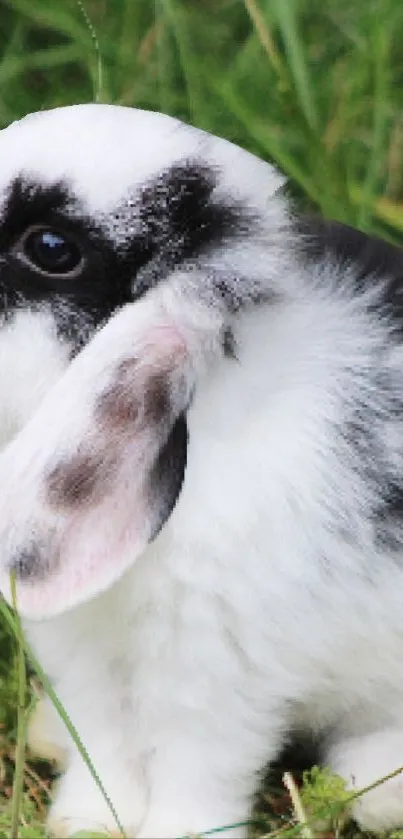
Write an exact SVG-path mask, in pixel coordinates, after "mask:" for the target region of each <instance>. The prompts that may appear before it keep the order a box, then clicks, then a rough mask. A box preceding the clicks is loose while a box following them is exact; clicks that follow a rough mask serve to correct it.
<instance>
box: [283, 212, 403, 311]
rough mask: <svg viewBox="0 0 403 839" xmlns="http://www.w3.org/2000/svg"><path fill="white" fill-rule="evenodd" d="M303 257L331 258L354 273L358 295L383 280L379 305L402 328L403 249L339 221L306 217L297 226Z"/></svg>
mask: <svg viewBox="0 0 403 839" xmlns="http://www.w3.org/2000/svg"><path fill="white" fill-rule="evenodd" d="M296 231H297V233H298V234H300V237H299V240H298V245H299V248H300V253H301V254H302V255H303V256H305V257H307V258H308V259H309V260H311V261H314V262H320V261H322V260H323V258H324V257H326V256H329V257H330V258H331V259H332V260H333V261H335V262H336V264H338V265H340V266H341V267H346V268H347V267H348V266H351V267H352V268H353V269H354V283H355V288H356V289H357V290H358V291H361V290H365V288H368V286H369V285H373V284H374V283H376V282H377V280H380V281H381V282H382V292H383V293H382V295H381V301H380V305H383V306H384V307H385V311H387V313H388V314H389V315H390V317H391V318H392V319H394V320H398V321H399V322H400V323H401V325H403V248H399V247H397V246H396V245H391V244H390V243H389V242H385V241H383V239H378V238H377V237H376V236H369V235H368V234H367V233H363V232H361V231H360V230H355V229H354V228H352V227H348V226H347V225H345V224H341V223H340V222H336V221H326V220H324V219H321V218H312V217H306V218H301V219H299V220H298V221H297V222H296Z"/></svg>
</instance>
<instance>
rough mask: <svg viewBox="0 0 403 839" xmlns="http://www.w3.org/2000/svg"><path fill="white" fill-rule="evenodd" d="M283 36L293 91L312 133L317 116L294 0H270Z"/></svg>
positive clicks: (315, 131)
mask: <svg viewBox="0 0 403 839" xmlns="http://www.w3.org/2000/svg"><path fill="white" fill-rule="evenodd" d="M271 3H272V6H273V8H274V9H275V10H276V14H277V20H278V24H279V27H280V31H281V34H282V37H283V41H284V46H285V50H286V53H287V58H288V61H289V65H290V70H291V73H292V77H293V80H294V87H295V92H296V95H297V97H298V100H299V103H300V107H301V110H302V112H303V114H304V116H305V119H306V121H307V123H308V125H309V127H310V128H311V130H312V131H313V132H314V133H317V132H318V130H319V116H318V112H317V108H316V100H315V96H314V93H313V85H312V82H311V78H310V73H309V69H308V63H307V60H306V57H305V54H304V48H303V45H302V38H301V35H300V33H299V31H298V12H297V6H296V3H295V0H271Z"/></svg>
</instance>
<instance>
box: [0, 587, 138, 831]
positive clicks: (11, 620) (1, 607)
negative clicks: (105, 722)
mask: <svg viewBox="0 0 403 839" xmlns="http://www.w3.org/2000/svg"><path fill="white" fill-rule="evenodd" d="M13 606H14V603H13ZM14 608H15V607H14ZM0 613H1V614H2V615H3V617H4V618H5V620H6V622H7V624H8V626H9V627H10V629H11V631H12V632H13V634H14V635H15V636H16V637H17V638H18V639H19V643H20V644H21V649H22V651H23V652H22V654H23V653H24V651H25V653H26V654H27V656H28V658H29V660H30V662H31V664H32V666H33V668H34V670H35V671H36V673H37V676H38V678H39V679H40V681H41V683H42V685H43V688H44V690H45V692H46V693H47V695H48V696H49V699H50V700H51V702H52V703H53V705H54V707H55V709H56V711H57V713H58V714H59V716H60V718H61V719H62V720H63V722H64V724H65V726H66V728H67V730H68V732H69V734H70V737H71V738H72V740H73V741H74V743H75V745H76V746H77V749H78V751H79V752H80V755H81V757H82V759H83V761H84V763H85V764H86V766H87V768H88V770H89V772H90V773H91V776H92V778H93V780H94V782H95V784H96V785H97V787H98V789H99V791H100V793H101V795H102V797H103V799H104V801H105V803H106V804H107V806H108V808H109V810H110V812H111V814H112V816H113V818H114V820H115V822H116V825H117V827H118V829H119V832H120V835H121V836H122V839H127V836H126V834H125V831H124V829H123V826H122V824H121V822H120V819H119V816H118V814H117V812H116V810H115V807H114V805H113V803H112V801H111V799H110V798H109V795H108V793H107V792H106V790H105V787H104V785H103V783H102V781H101V778H100V776H99V775H98V772H97V771H96V769H95V767H94V764H93V763H92V760H91V758H90V756H89V754H88V752H87V750H86V748H85V746H84V744H83V742H82V740H81V738H80V736H79V734H78V732H77V730H76V729H75V727H74V725H73V723H72V721H71V719H70V717H69V715H68V714H67V711H66V710H65V708H64V707H63V705H62V703H61V702H60V699H59V697H58V696H57V693H56V691H55V690H54V689H53V686H52V683H51V682H50V680H49V679H48V677H47V675H46V673H45V672H44V670H43V669H42V667H41V665H40V664H39V661H38V660H37V658H36V656H35V655H34V653H33V651H32V650H31V648H30V646H29V644H28V642H27V640H26V638H25V635H24V634H23V631H22V628H21V623H20V619H19V616H18V611H15V614H14V615H13V614H12V612H11V609H10V608H9V606H7V603H6V602H5V601H4V600H2V599H1V598H0ZM13 839H14V837H13Z"/></svg>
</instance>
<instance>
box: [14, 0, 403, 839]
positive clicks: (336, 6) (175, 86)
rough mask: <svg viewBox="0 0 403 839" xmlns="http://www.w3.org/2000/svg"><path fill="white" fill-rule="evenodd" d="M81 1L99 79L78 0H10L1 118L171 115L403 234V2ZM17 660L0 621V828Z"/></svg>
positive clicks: (269, 822)
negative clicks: (73, 106)
mask: <svg viewBox="0 0 403 839" xmlns="http://www.w3.org/2000/svg"><path fill="white" fill-rule="evenodd" d="M85 9H86V11H87V13H88V15H89V17H90V19H91V21H92V23H93V26H94V28H95V30H96V33H97V37H98V41H99V50H100V54H101V56H102V79H101V81H102V85H101V89H99V80H100V79H99V76H100V73H99V53H98V52H97V49H96V48H95V45H94V33H93V32H92V31H91V29H90V27H89V26H88V22H87V21H86V18H85V15H84V14H83V10H82V9H81V8H80V6H79V4H77V3H75V2H74V0H9V2H7V0H0V126H4V125H6V124H7V123H9V122H11V121H12V120H14V119H18V118H19V117H21V116H22V115H23V114H25V113H27V112H30V111H34V110H38V109H42V108H50V107H55V106H58V105H65V104H69V103H74V102H86V101H92V100H94V99H95V98H98V99H99V100H100V101H104V102H113V103H118V104H123V105H136V106H138V107H143V108H152V109H157V110H162V111H166V112H168V113H171V114H173V115H176V116H179V117H181V118H182V119H184V120H187V121H189V122H191V123H193V124H194V125H197V126H199V127H201V128H204V129H207V130H208V131H212V132H213V133H216V134H220V135H222V136H224V137H227V138H228V139H231V140H233V141H234V142H237V143H239V144H240V145H242V146H244V147H245V148H248V149H250V150H251V151H252V152H255V153H256V154H258V155H260V156H261V157H264V158H266V159H267V160H269V161H273V162H274V163H275V164H276V165H277V166H279V167H280V168H281V169H282V170H283V171H284V172H285V173H286V175H287V176H288V177H289V179H290V183H291V189H292V192H293V194H294V195H295V197H296V199H297V200H298V201H299V202H300V203H301V205H303V206H305V207H306V208H308V209H311V210H312V209H313V210H318V211H319V212H321V213H322V214H324V215H325V216H328V217H333V218H337V219H340V220H342V221H344V222H347V223H349V224H352V225H355V226H358V227H360V228H362V229H363V230H367V231H371V232H374V233H376V234H379V235H381V236H384V237H386V238H388V239H390V240H391V241H395V242H398V243H403V169H402V165H401V161H402V158H403V51H402V49H401V44H402V42H403V7H402V0H327V2H325V1H324V0H154V2H153V0H86V2H85ZM15 662H16V659H15V652H14V645H13V640H12V638H11V635H10V631H9V629H7V627H6V626H5V624H4V622H3V623H2V622H0V806H1V803H3V804H4V809H3V812H2V813H1V814H0V839H3V837H4V839H5V837H8V836H9V835H10V834H9V831H10V820H11V804H10V796H11V784H12V774H13V760H14V743H15V738H16V707H17V692H18V691H17V667H16V663H15ZM48 787H49V770H48V767H47V766H46V765H43V764H36V763H33V762H32V761H28V762H26V765H25V774H24V796H23V808H22V813H23V815H22V819H21V833H20V835H21V837H25V836H26V837H28V836H30V837H38V839H39V837H43V836H44V833H43V829H42V827H41V824H42V821H43V812H44V808H45V804H46V800H47V798H48ZM322 792H323V789H322ZM262 795H263V797H262V799H261V809H263V810H265V813H266V815H265V821H264V830H265V831H266V832H269V833H270V832H271V831H273V830H276V829H278V828H279V827H281V826H282V825H283V824H288V823H289V819H290V809H289V806H288V801H287V797H286V795H285V793H284V791H283V790H282V788H281V784H279V781H278V778H277V780H276V781H275V785H274V786H273V782H272V781H271V782H270V783H269V785H266V787H265V792H264V793H263V794H262ZM267 804H269V805H270V806H267ZM24 821H25V826H24ZM212 827H214V825H212ZM333 834H334V829H333ZM217 835H219V834H217ZM343 835H344V836H348V837H352V836H357V837H358V835H359V832H358V831H357V829H356V828H355V827H354V826H352V825H349V826H347V827H345V828H343ZM362 835H363V834H361V836H362ZM396 836H397V834H396Z"/></svg>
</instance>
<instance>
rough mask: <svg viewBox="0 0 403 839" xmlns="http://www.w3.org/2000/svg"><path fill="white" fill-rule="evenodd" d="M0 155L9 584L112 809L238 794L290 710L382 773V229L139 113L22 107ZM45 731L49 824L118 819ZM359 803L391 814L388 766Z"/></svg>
mask: <svg viewBox="0 0 403 839" xmlns="http://www.w3.org/2000/svg"><path fill="white" fill-rule="evenodd" d="M0 155H1V169H0V197H1V207H0V290H1V308H2V327H1V330H0V431H1V442H2V445H3V449H2V452H1V455H0V486H1V495H0V557H1V570H0V587H1V589H2V591H3V593H4V595H5V597H6V598H7V599H9V597H10V593H9V572H10V570H14V571H15V574H16V577H17V581H18V601H19V606H20V609H21V612H22V614H23V615H24V618H25V625H26V630H27V633H28V637H29V639H30V641H31V643H32V645H33V646H34V648H35V650H36V652H37V654H38V656H39V658H40V660H41V663H42V665H43V667H44V668H45V670H46V671H47V672H48V674H49V676H50V677H51V679H52V680H53V684H54V686H55V688H56V690H57V692H58V694H59V697H60V699H61V701H62V702H63V703H64V705H65V707H66V709H67V711H68V713H69V715H70V717H71V719H72V721H73V722H74V724H75V726H76V727H77V729H78V732H79V734H80V735H81V738H82V740H83V742H84V744H85V746H86V748H87V750H88V752H89V753H90V755H91V757H92V760H93V762H94V765H95V768H96V770H97V772H98V774H99V775H100V777H101V779H102V781H103V783H104V785H105V787H106V790H107V791H108V793H109V795H110V798H111V800H112V801H113V803H114V805H115V808H116V810H117V812H118V814H119V816H120V819H121V821H122V823H123V826H124V828H125V829H126V831H127V834H128V835H129V836H131V837H132V836H136V837H142V838H143V839H145V838H146V837H153V838H154V839H155V837H176V836H183V835H185V834H188V833H200V832H202V831H205V830H208V829H209V828H212V827H216V826H219V825H225V824H229V823H234V822H238V821H243V820H246V819H247V818H248V816H249V814H250V808H251V803H252V800H253V795H254V792H255V790H256V786H257V783H258V778H259V773H260V771H261V770H262V768H263V767H264V766H265V765H266V764H267V763H268V762H270V761H273V759H274V758H276V756H277V755H278V753H279V750H280V749H281V747H282V746H283V744H284V743H285V741H286V740H287V737H288V736H289V733H290V732H291V731H293V730H301V731H303V730H308V731H311V732H314V733H315V735H318V736H319V737H320V738H321V743H322V752H323V754H322V756H323V761H324V762H325V763H327V764H329V765H330V766H331V767H333V768H334V769H335V770H336V771H337V772H339V773H340V774H342V775H343V776H345V777H346V779H347V780H348V781H349V783H350V784H351V785H352V786H355V787H356V788H357V789H358V788H360V787H362V786H364V785H366V784H368V783H370V782H372V781H374V780H375V779H377V778H378V777H380V776H382V775H384V774H386V773H388V772H390V771H392V770H394V769H396V768H397V767H398V766H400V765H401V764H403V305H402V301H403V255H402V252H401V251H400V250H398V249H396V248H393V247H391V246H389V245H386V244H383V243H381V242H377V241H375V240H371V239H370V238H368V237H365V236H364V235H363V234H360V233H357V232H354V231H351V230H349V229H347V228H343V227H342V226H339V225H335V224H333V225H332V224H327V223H325V222H323V223H317V222H315V223H313V222H309V221H301V220H300V219H299V218H297V217H296V216H295V214H294V212H293V210H292V208H291V206H290V205H289V201H288V199H287V195H286V192H285V191H284V189H283V182H282V178H281V177H280V176H279V175H278V174H277V173H276V172H275V171H274V170H273V168H272V167H270V166H268V165H266V164H265V163H263V162H261V161H259V160H258V159H256V158H255V157H253V156H251V155H250V154H248V153H246V152H244V151H242V150H240V149H238V148H236V147H235V146H233V145H232V144H230V143H228V142H226V141H224V140H221V139H217V138H214V137H211V136H209V135H207V134H205V133H203V132H201V131H198V130H195V129H193V128H190V127H189V126H185V125H183V124H181V123H180V122H178V121H177V120H174V119H171V118H169V117H166V116H162V115H159V114H155V113H146V112H142V111H138V110H132V109H126V108H119V107H112V106H100V105H85V106H77V107H68V108H61V109H56V110H54V111H51V112H43V113H40V114H35V115H31V116H29V117H27V118H25V119H23V120H22V121H20V122H18V123H14V124H13V125H11V126H10V127H9V128H7V129H6V130H4V131H2V132H1V133H0ZM100 327H101V328H100ZM43 708H44V706H42V711H43ZM50 724H51V725H52V727H55V720H54V719H53V721H52V722H51V721H49V725H50ZM45 728H46V721H45ZM56 728H57V726H56ZM55 737H56V739H57V736H56V735H55V734H53V735H52V733H51V732H50V730H49V736H48V739H49V740H50V741H51V740H52V739H55ZM42 739H43V740H44V741H46V740H47V735H46V731H45V732H44V733H43V737H42ZM56 745H59V747H60V749H64V750H66V751H67V755H66V759H67V770H66V772H65V774H64V775H63V777H62V779H61V782H60V786H59V789H58V792H57V795H56V798H55V801H54V804H53V806H52V808H51V812H50V817H49V826H50V829H51V830H52V831H53V833H55V834H56V835H57V836H59V837H60V836H62V835H64V836H69V835H71V834H72V833H74V832H75V831H77V830H79V829H87V830H88V829H89V828H90V827H96V828H97V829H98V830H99V829H102V828H104V829H108V830H111V831H113V830H116V826H115V825H114V821H113V818H112V816H111V815H110V813H109V811H108V809H107V807H106V805H105V803H104V801H103V799H102V796H101V795H100V793H99V792H98V790H97V788H96V787H95V786H94V783H93V781H92V779H91V777H90V775H89V773H88V771H87V769H86V767H85V766H84V764H83V763H82V761H81V759H80V757H79V755H78V754H77V752H76V751H75V749H74V748H71V747H70V746H69V743H68V740H67V738H66V737H65V736H63V734H62V736H61V739H60V743H59V744H56ZM354 815H355V817H356V818H357V819H358V820H359V821H360V822H361V823H362V824H363V825H365V826H367V827H370V828H387V827H391V826H394V825H398V824H403V778H402V777H400V776H399V777H397V778H395V779H394V780H392V781H390V782H388V783H385V784H383V785H381V786H379V787H378V788H377V789H375V790H373V791H372V792H370V793H368V794H366V795H364V796H363V797H362V799H360V800H359V801H357V803H356V805H355V810H354ZM245 833H246V828H239V827H238V828H234V829H232V830H231V829H228V830H227V831H226V832H224V833H222V834H221V835H222V836H224V835H226V836H229V837H241V836H244V835H245Z"/></svg>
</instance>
